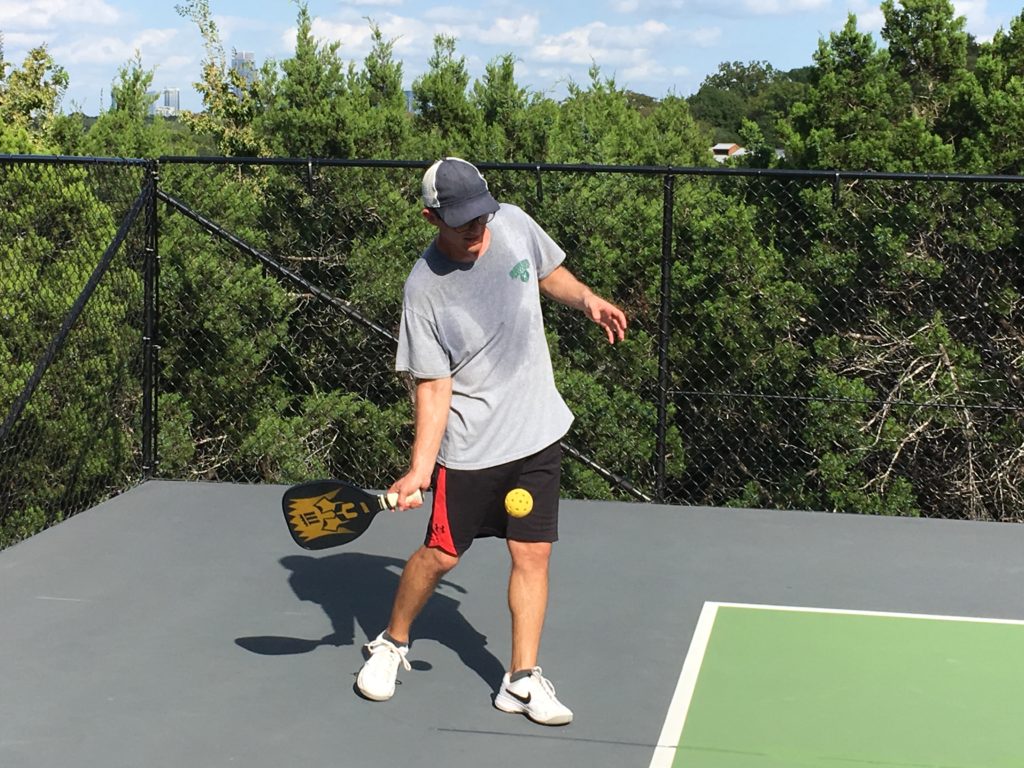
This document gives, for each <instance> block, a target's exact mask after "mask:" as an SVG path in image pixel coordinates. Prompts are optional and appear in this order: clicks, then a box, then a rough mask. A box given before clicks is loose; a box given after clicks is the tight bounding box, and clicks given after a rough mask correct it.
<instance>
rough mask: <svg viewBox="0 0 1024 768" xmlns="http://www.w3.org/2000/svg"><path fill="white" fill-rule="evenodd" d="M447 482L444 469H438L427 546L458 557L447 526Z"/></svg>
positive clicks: (450, 531)
mask: <svg viewBox="0 0 1024 768" xmlns="http://www.w3.org/2000/svg"><path fill="white" fill-rule="evenodd" d="M447 480H448V475H447V473H446V472H445V468H444V467H439V468H438V470H437V480H436V481H435V483H434V508H433V510H432V511H431V513H430V540H429V541H428V542H427V546H428V547H436V548H437V549H440V550H441V551H442V552H447V553H448V554H449V555H452V556H454V557H458V555H459V553H458V552H456V551H455V542H454V541H453V540H452V529H451V526H449V525H448V494H447V485H448V482H447Z"/></svg>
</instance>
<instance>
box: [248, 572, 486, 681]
mask: <svg viewBox="0 0 1024 768" xmlns="http://www.w3.org/2000/svg"><path fill="white" fill-rule="evenodd" d="M281 565H283V566H284V567H285V568H286V569H288V570H289V571H291V575H290V576H289V577H288V582H289V585H290V586H291V588H292V590H293V591H294V592H295V595H296V597H298V598H299V599H300V600H308V601H310V602H313V603H318V604H319V605H320V606H321V607H322V608H323V610H324V612H325V613H326V614H327V617H328V618H329V619H330V621H331V627H332V628H333V630H334V631H333V632H331V633H330V634H328V635H325V636H324V637H322V638H320V639H319V640H309V639H303V638H296V637H277V636H257V637H240V638H238V639H236V640H235V643H236V644H237V645H239V646H241V647H242V648H245V649H246V650H247V651H251V652H252V653H259V654H263V655H270V656H279V655H285V654H296V653H309V652H310V651H312V650H315V649H316V648H318V647H320V646H321V645H330V646H342V645H355V643H356V638H355V628H356V624H358V625H359V627H360V629H361V630H362V632H363V634H364V635H365V636H366V637H367V638H371V639H372V638H374V637H376V636H377V634H378V633H379V632H380V631H381V630H382V629H384V628H385V627H386V626H387V624H388V619H389V618H390V614H391V603H392V601H393V599H394V596H395V592H396V591H397V590H398V579H399V576H400V575H401V572H402V568H404V567H405V561H404V560H399V559H397V558H393V557H381V556H379V555H367V554H363V553H360V552H345V553H342V554H338V555H332V556H330V557H309V556H306V555H291V556H288V557H285V558H282V559H281ZM447 589H453V590H455V591H457V592H461V593H463V594H465V592H466V590H465V589H464V588H463V587H461V586H459V585H458V584H454V583H453V582H450V581H447V580H442V581H441V583H440V584H439V585H438V588H437V590H435V591H434V594H433V595H431V597H430V599H429V600H428V601H427V604H426V606H424V608H423V611H422V612H421V613H420V615H419V616H418V617H417V618H416V622H415V623H414V624H413V628H412V637H411V640H412V641H413V642H414V643H415V641H416V640H436V641H437V642H439V643H441V644H442V645H445V646H447V647H448V648H450V649H451V650H453V651H455V653H457V654H458V656H459V658H460V659H461V660H462V662H463V663H464V664H465V665H466V666H467V667H469V668H470V669H472V670H473V671H474V672H476V673H477V674H478V675H479V676H480V677H481V679H482V680H483V681H484V682H485V683H487V684H488V685H489V686H490V687H491V691H492V693H497V692H498V689H499V688H500V686H501V678H502V675H504V674H505V668H504V666H503V665H502V663H501V662H500V661H499V660H498V659H497V658H496V657H495V656H494V655H493V654H492V653H491V652H490V651H488V650H487V637H486V635H483V634H481V633H480V632H478V631H477V630H476V629H474V628H473V626H472V625H471V624H470V623H469V622H468V621H466V619H465V617H463V615H462V614H461V613H460V612H459V601H458V600H455V599H453V598H451V597H449V596H448V595H447V594H445V593H444V592H445V590H447ZM360 642H362V640H360ZM412 665H413V667H414V668H415V669H421V670H422V669H430V665H429V664H427V663H425V662H415V661H414V662H412Z"/></svg>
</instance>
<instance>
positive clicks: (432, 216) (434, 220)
mask: <svg viewBox="0 0 1024 768" xmlns="http://www.w3.org/2000/svg"><path fill="white" fill-rule="evenodd" d="M422 213H423V218H424V219H426V220H427V221H428V222H429V223H430V224H433V225H434V226H435V227H440V226H441V219H440V218H439V217H438V215H437V214H436V213H434V212H433V211H432V210H430V209H429V208H424V209H423V211H422Z"/></svg>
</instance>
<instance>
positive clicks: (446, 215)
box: [437, 192, 501, 227]
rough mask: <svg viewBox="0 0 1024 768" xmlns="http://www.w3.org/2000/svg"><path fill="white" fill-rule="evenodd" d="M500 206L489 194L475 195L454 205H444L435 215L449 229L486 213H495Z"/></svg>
mask: <svg viewBox="0 0 1024 768" xmlns="http://www.w3.org/2000/svg"><path fill="white" fill-rule="evenodd" d="M500 207H501V206H500V205H498V201H497V200H495V199H494V198H493V197H492V196H491V194H490V193H489V192H485V193H484V194H482V195H477V196H476V197H474V198H471V199H469V200H465V201H463V202H461V203H457V204H455V205H446V206H444V207H443V208H439V209H438V210H437V215H438V216H440V217H441V220H442V221H443V222H444V223H445V224H447V225H448V226H449V227H461V226H462V225H463V224H466V223H468V222H470V221H472V220H473V219H476V218H479V217H480V216H484V215H485V214H488V213H497V211H498V209H499V208H500Z"/></svg>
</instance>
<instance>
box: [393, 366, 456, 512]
mask: <svg viewBox="0 0 1024 768" xmlns="http://www.w3.org/2000/svg"><path fill="white" fill-rule="evenodd" d="M451 402H452V380H451V378H443V379H417V380H416V389H415V394H414V406H413V407H414V410H415V435H414V437H413V443H412V457H411V460H410V462H409V471H408V472H406V473H405V474H404V475H403V476H402V477H400V478H399V479H398V480H396V481H395V482H394V484H393V485H392V486H391V487H390V488H389V489H388V491H389V492H390V493H397V494H398V499H399V502H398V508H399V509H408V508H411V507H418V506H420V505H419V504H411V505H408V506H407V505H406V504H404V503H403V500H404V499H406V498H408V497H409V496H410V495H411V494H412V493H413V492H415V491H425V490H426V489H427V488H429V487H430V478H431V475H433V473H434V465H435V463H436V462H437V453H438V451H439V450H440V449H441V439H442V438H443V437H444V431H445V427H446V426H447V425H448V411H449V408H450V407H451Z"/></svg>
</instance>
